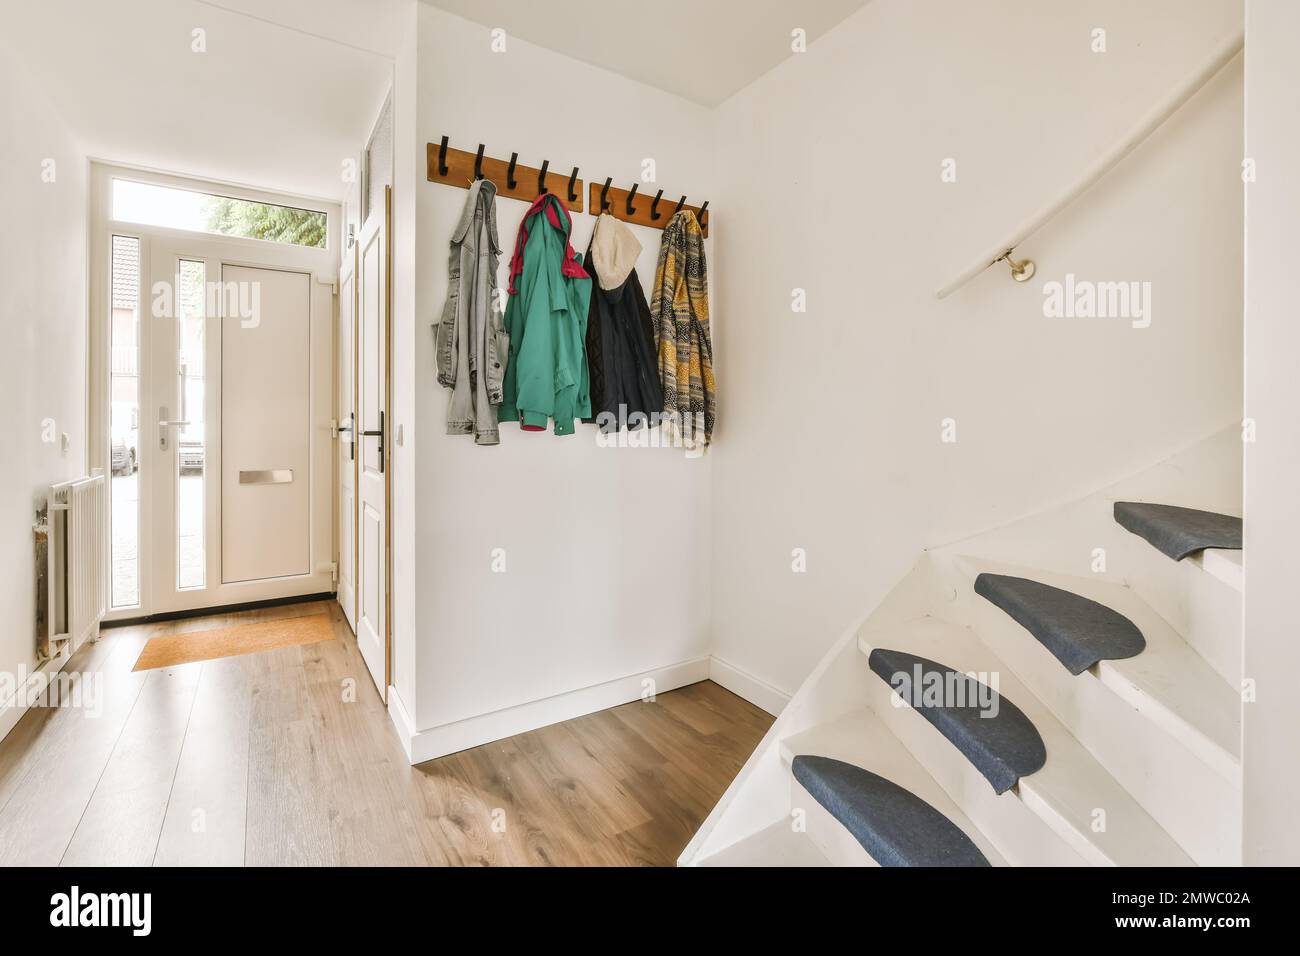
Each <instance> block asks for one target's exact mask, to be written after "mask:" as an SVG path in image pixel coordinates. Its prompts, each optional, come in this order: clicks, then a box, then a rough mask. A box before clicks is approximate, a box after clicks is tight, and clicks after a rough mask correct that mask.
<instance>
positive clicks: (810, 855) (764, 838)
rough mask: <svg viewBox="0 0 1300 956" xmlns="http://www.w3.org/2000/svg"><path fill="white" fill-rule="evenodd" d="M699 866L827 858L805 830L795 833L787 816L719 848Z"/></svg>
mask: <svg viewBox="0 0 1300 956" xmlns="http://www.w3.org/2000/svg"><path fill="white" fill-rule="evenodd" d="M699 865H700V866H830V865H831V864H830V861H829V860H827V859H826V857H825V856H823V855H822V852H821V850H819V849H817V847H816V846H815V845H814V844H813V841H812V840H811V839H809V837H808V835H807V834H806V833H796V832H795V831H794V828H793V827H791V826H790V821H788V820H778V821H777V822H776V823H773V824H772V825H771V826H769V827H765V828H764V829H762V830H759V831H758V832H757V833H753V834H750V835H749V836H747V837H745V839H743V840H740V841H738V842H736V843H733V844H732V845H731V846H729V847H727V848H726V849H724V850H719V851H718V852H717V853H715V854H713V855H712V856H711V857H709V858H707V859H705V860H702V861H701V862H700V864H699Z"/></svg>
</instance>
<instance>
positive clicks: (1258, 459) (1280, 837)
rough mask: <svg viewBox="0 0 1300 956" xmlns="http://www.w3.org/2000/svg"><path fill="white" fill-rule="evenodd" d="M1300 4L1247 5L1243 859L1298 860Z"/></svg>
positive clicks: (1269, 1) (1256, 1)
mask: <svg viewBox="0 0 1300 956" xmlns="http://www.w3.org/2000/svg"><path fill="white" fill-rule="evenodd" d="M1297 35H1300V6H1297V5H1296V4H1295V3H1293V2H1290V0H1249V2H1248V3H1247V5H1246V43H1247V58H1246V153H1245V154H1246V155H1247V156H1248V157H1250V158H1251V159H1253V160H1254V161H1255V163H1256V168H1257V170H1258V178H1257V180H1256V181H1255V182H1254V183H1251V184H1250V185H1249V186H1247V187H1246V213H1247V215H1246V414H1247V415H1248V416H1250V418H1251V419H1253V420H1254V422H1255V424H1256V428H1257V438H1256V441H1255V442H1254V443H1248V444H1246V446H1245V449H1246V468H1245V485H1246V487H1245V511H1244V514H1245V535H1246V536H1245V544H1246V549H1245V563H1246V578H1245V581H1246V584H1245V592H1244V605H1245V655H1244V670H1243V673H1244V674H1245V675H1246V677H1247V679H1250V680H1253V681H1255V682H1256V698H1257V699H1256V700H1255V701H1254V702H1253V703H1247V704H1245V706H1244V712H1243V721H1242V730H1243V736H1244V740H1243V747H1242V764H1243V768H1244V771H1245V779H1244V782H1243V790H1244V807H1243V810H1244V825H1245V832H1244V844H1243V856H1244V861H1245V862H1246V863H1247V864H1253V865H1269V866H1279V865H1288V866H1295V865H1296V864H1297V863H1300V827H1297V826H1296V816H1295V811H1296V804H1297V799H1298V797H1300V774H1298V773H1297V770H1296V729H1297V728H1298V727H1300V697H1297V695H1296V693H1295V675H1296V673H1297V672H1298V671H1300V644H1297V642H1296V628H1295V623H1294V622H1295V589H1296V581H1295V541H1296V538H1297V535H1300V507H1297V505H1296V489H1297V488H1298V487H1300V429H1297V428H1296V409H1297V407H1298V406H1300V398H1298V397H1297V394H1296V374H1295V370H1296V356H1297V355H1300V324H1297V321H1296V302H1297V301H1300V272H1297V268H1296V258H1297V251H1298V250H1297V242H1296V223H1297V222H1300V183H1297V181H1296V175H1295V170H1296V169H1297V168H1300V111H1298V110H1297V105H1296V95H1295V91H1296V88H1297V84H1300V63H1297V61H1296V56H1295V37H1296V36H1297Z"/></svg>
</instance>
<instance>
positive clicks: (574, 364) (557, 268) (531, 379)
mask: <svg viewBox="0 0 1300 956" xmlns="http://www.w3.org/2000/svg"><path fill="white" fill-rule="evenodd" d="M570 228H571V225H570V221H569V211H568V210H567V209H565V208H564V204H563V203H561V202H560V200H559V198H558V197H556V196H554V195H552V194H551V193H545V194H543V195H542V196H540V197H538V199H537V201H536V202H534V203H533V205H532V206H531V207H530V208H529V210H528V213H527V215H525V216H524V221H523V223H522V224H521V225H520V227H519V236H518V238H517V239H516V240H515V253H514V256H513V257H512V258H511V260H510V301H509V302H508V303H507V304H506V316H505V328H506V332H507V334H508V335H509V337H510V360H509V362H508V363H507V364H506V375H505V384H504V388H503V392H504V394H503V398H502V402H501V408H500V410H499V411H498V413H497V414H498V418H499V420H500V421H503V422H506V421H517V422H519V423H520V425H521V426H522V427H523V428H524V430H525V431H545V430H546V422H547V419H550V418H554V419H555V434H557V435H571V434H573V430H574V427H573V422H574V419H577V418H589V417H590V416H591V383H590V381H589V376H588V372H587V356H586V338H587V309H588V306H589V305H590V302H591V278H590V277H589V276H588V275H587V273H586V272H585V271H584V270H583V268H582V260H581V259H580V258H579V257H578V255H577V253H575V252H574V251H573V249H572V248H571V247H570V246H569V230H570Z"/></svg>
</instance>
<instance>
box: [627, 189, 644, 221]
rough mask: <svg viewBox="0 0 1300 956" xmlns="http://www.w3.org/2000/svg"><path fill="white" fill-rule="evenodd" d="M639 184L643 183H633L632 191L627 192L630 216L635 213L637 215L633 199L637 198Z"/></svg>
mask: <svg viewBox="0 0 1300 956" xmlns="http://www.w3.org/2000/svg"><path fill="white" fill-rule="evenodd" d="M639 185H641V184H640V183H633V184H632V191H631V192H630V193H628V194H627V214H628V215H629V216H634V215H636V210H635V209H633V208H632V200H633V199H634V198H636V187H637V186H639Z"/></svg>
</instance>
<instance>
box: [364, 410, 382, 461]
mask: <svg viewBox="0 0 1300 956" xmlns="http://www.w3.org/2000/svg"><path fill="white" fill-rule="evenodd" d="M357 434H358V435H360V436H362V437H364V438H374V437H376V436H378V438H379V473H380V474H381V475H382V474H383V473H384V413H383V411H382V410H381V411H380V413H379V427H378V428H376V429H374V430H373V431H362V432H357Z"/></svg>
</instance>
